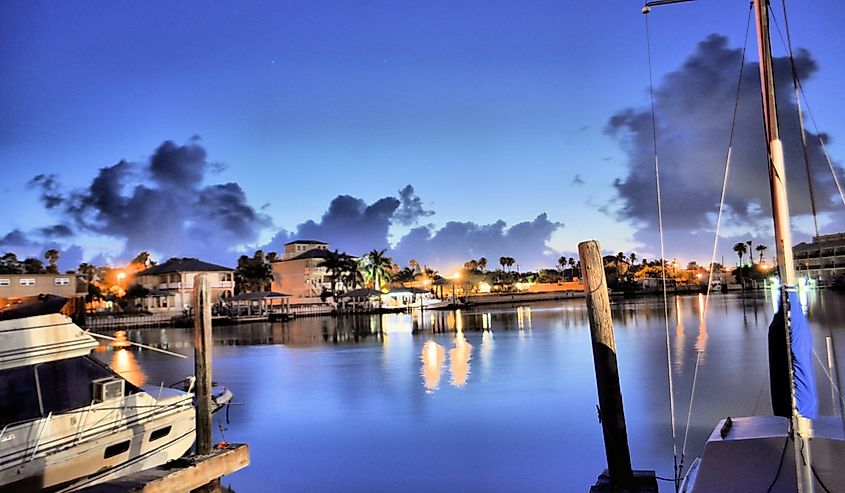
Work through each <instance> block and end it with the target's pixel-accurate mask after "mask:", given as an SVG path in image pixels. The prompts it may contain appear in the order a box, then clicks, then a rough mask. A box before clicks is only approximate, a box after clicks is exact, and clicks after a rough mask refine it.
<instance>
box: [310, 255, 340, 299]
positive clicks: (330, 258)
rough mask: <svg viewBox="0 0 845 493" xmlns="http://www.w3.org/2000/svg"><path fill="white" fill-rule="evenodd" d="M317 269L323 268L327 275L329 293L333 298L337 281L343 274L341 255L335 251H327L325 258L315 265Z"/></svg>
mask: <svg viewBox="0 0 845 493" xmlns="http://www.w3.org/2000/svg"><path fill="white" fill-rule="evenodd" d="M317 267H323V268H325V269H326V273H327V274H328V275H329V283H330V285H331V289H330V291H329V292H330V293H331V295H332V296H334V295H335V290H336V288H337V281H338V279H339V278H340V276H341V274H342V272H343V267H344V262H343V254H341V253H339V252H338V251H337V250H335V251H333V252H332V251H328V252H326V257H325V258H324V259H323V260H322V261H320V263H319V264H317Z"/></svg>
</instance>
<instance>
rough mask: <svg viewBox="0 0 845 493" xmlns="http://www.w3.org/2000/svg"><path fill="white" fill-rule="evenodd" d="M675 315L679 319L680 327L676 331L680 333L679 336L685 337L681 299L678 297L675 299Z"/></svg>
mask: <svg viewBox="0 0 845 493" xmlns="http://www.w3.org/2000/svg"><path fill="white" fill-rule="evenodd" d="M675 315H676V316H677V317H678V325H677V326H676V327H675V330H676V331H677V332H678V335H683V333H684V322H683V321H682V320H681V299H680V298H678V297H677V296H676V297H675Z"/></svg>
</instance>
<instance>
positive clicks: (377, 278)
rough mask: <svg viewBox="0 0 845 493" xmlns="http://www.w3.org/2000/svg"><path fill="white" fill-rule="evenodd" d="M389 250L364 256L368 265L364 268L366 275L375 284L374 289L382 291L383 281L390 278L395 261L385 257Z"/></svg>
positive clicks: (376, 251) (372, 252)
mask: <svg viewBox="0 0 845 493" xmlns="http://www.w3.org/2000/svg"><path fill="white" fill-rule="evenodd" d="M386 251H387V249H384V250H381V251H378V250H373V251H371V252H370V253H368V254H367V255H365V256H364V259H365V261H366V264H365V266H364V275H365V276H366V277H368V278H369V280H370V281H372V283H373V287H374V288H375V289H376V290H378V291H381V283H382V281H387V280H389V278H390V268H391V266H392V265H393V261H392V260H391V259H390V257H387V256H385V252H386Z"/></svg>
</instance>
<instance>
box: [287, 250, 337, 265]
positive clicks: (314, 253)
mask: <svg viewBox="0 0 845 493" xmlns="http://www.w3.org/2000/svg"><path fill="white" fill-rule="evenodd" d="M328 256H329V251H328V250H323V249H321V248H312V249H311V250H306V251H304V252H302V253H300V254H299V255H297V256H296V257H291V258H283V259H278V260H276V262H288V261H290V260H305V259H309V258H326V257H328Z"/></svg>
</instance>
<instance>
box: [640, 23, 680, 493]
mask: <svg viewBox="0 0 845 493" xmlns="http://www.w3.org/2000/svg"><path fill="white" fill-rule="evenodd" d="M648 13H649V8H648V7H645V8H643V14H645V32H646V50H647V52H648V92H649V96H650V99H651V130H652V132H651V137H652V144H653V145H654V176H655V183H656V189H657V222H658V229H659V234H660V267H661V270H662V274H661V277H662V282H663V321H664V323H665V331H666V365H667V370H668V371H667V373H668V376H669V415H670V419H671V423H672V459H673V466H672V467H673V470H674V476H675V490H676V491H677V490H678V488H679V487H680V479H681V469H680V467H679V465H678V444H677V434H676V432H675V386H674V383H673V381H672V349H671V343H670V341H669V301H668V296H667V290H666V254H665V244H664V241H663V204H662V200H661V196H660V159H659V154H658V152H657V116H656V112H655V110H654V76H653V70H652V63H651V31H650V29H649V25H648ZM681 463H683V459H682V460H681Z"/></svg>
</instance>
